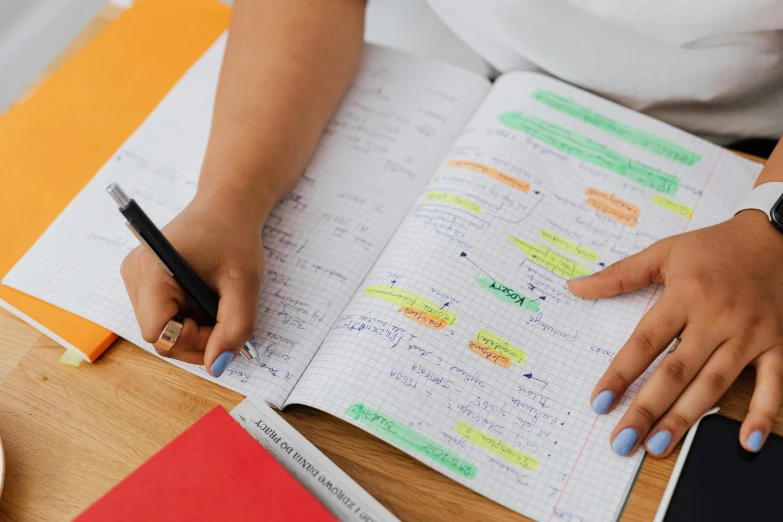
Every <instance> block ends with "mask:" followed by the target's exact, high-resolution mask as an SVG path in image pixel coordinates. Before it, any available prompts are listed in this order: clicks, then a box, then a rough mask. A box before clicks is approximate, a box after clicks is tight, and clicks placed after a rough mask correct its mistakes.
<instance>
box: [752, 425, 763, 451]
mask: <svg viewBox="0 0 783 522" xmlns="http://www.w3.org/2000/svg"><path fill="white" fill-rule="evenodd" d="M763 441H764V434H763V433H761V430H756V431H754V432H753V433H751V434H750V436H749V437H748V447H749V448H750V451H758V450H760V449H761V443H762V442H763Z"/></svg>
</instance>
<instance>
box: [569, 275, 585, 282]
mask: <svg viewBox="0 0 783 522" xmlns="http://www.w3.org/2000/svg"><path fill="white" fill-rule="evenodd" d="M589 275H590V274H587V275H583V276H576V277H572V278H571V279H569V281H576V280H578V279H584V278H585V277H587V276H589Z"/></svg>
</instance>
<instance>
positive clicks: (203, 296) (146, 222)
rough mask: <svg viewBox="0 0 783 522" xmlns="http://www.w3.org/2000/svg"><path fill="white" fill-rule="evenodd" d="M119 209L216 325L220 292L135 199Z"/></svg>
mask: <svg viewBox="0 0 783 522" xmlns="http://www.w3.org/2000/svg"><path fill="white" fill-rule="evenodd" d="M120 212H122V214H123V216H125V219H127V220H128V223H129V224H130V225H131V226H132V227H133V228H134V229H135V230H136V232H137V233H138V234H139V235H140V236H141V238H142V239H143V240H144V241H145V242H146V243H147V246H149V248H150V250H152V252H153V253H154V254H155V255H156V256H158V258H159V259H160V260H161V262H162V263H163V264H164V265H165V266H166V267H167V268H168V269H169V271H170V272H171V274H172V276H173V277H174V280H175V281H176V282H177V283H178V284H179V285H180V286H181V287H182V289H183V290H184V291H185V293H187V294H188V295H189V296H190V298H191V299H192V300H193V301H194V302H195V304H196V305H197V306H198V307H199V308H200V309H201V311H202V312H204V314H205V315H206V316H207V317H208V318H209V319H210V320H211V321H212V324H214V323H215V321H217V311H218V296H217V294H215V292H213V291H212V289H211V288H209V287H208V286H207V285H206V283H204V281H202V280H201V278H200V277H199V276H198V275H197V274H196V272H195V271H194V270H193V269H192V268H191V267H190V265H189V264H188V263H187V261H185V259H184V258H183V257H182V256H181V255H180V254H179V252H177V251H176V249H175V248H174V246H172V244H171V243H170V242H169V240H168V239H166V236H164V235H163V233H162V232H161V231H160V230H158V228H157V227H156V226H155V224H154V223H153V222H152V220H151V219H150V218H149V217H148V216H147V214H145V213H144V211H143V210H142V209H141V207H139V205H138V204H137V203H136V202H135V201H134V200H130V203H129V204H128V205H127V206H126V207H125V208H122V209H120Z"/></svg>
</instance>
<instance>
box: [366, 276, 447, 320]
mask: <svg viewBox="0 0 783 522" xmlns="http://www.w3.org/2000/svg"><path fill="white" fill-rule="evenodd" d="M364 295H366V296H367V297H374V298H376V299H383V300H384V301H387V302H389V303H393V304H396V305H399V306H402V307H404V308H412V309H416V310H419V311H421V312H425V313H427V314H429V315H431V316H433V317H435V318H438V319H443V320H444V321H445V322H446V323H447V324H450V325H452V326H454V325H455V324H457V315H456V314H454V313H452V312H450V311H448V310H446V309H445V308H443V306H442V305H439V304H437V303H434V302H432V301H430V300H429V299H427V298H426V297H422V296H420V295H417V294H414V293H413V292H410V291H408V290H404V289H402V288H397V287H393V286H391V285H370V286H368V287H367V288H366V289H365V291H364Z"/></svg>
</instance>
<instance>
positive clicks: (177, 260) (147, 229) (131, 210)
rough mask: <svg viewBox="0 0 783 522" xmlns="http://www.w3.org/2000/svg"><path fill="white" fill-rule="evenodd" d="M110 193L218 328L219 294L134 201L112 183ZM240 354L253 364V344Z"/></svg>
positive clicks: (142, 239) (141, 238)
mask: <svg viewBox="0 0 783 522" xmlns="http://www.w3.org/2000/svg"><path fill="white" fill-rule="evenodd" d="M106 191H107V192H108V193H109V194H110V195H111V197H112V198H114V201H116V202H117V205H119V206H120V212H121V213H122V215H123V216H125V219H127V220H128V222H127V223H126V225H127V226H128V228H129V229H130V230H131V232H133V234H134V235H135V236H136V238H137V239H138V240H139V242H140V243H141V244H142V245H144V246H145V247H147V248H148V249H149V250H150V252H152V253H153V254H154V255H155V257H156V258H158V261H160V264H161V265H163V268H164V269H165V270H166V271H167V272H168V273H169V275H171V277H173V278H174V280H175V281H176V282H177V283H178V284H179V286H181V287H182V289H183V290H184V291H185V292H186V293H187V294H188V295H189V296H190V297H191V299H192V300H193V301H194V302H195V303H196V305H197V306H198V308H199V309H200V310H201V311H202V312H203V313H204V314H205V315H206V316H207V318H208V319H209V320H211V321H212V324H215V322H216V321H217V311H218V296H217V295H216V294H215V292H213V291H212V289H211V288H209V287H208V286H207V285H206V283H204V281H202V280H201V278H200V277H199V276H198V275H197V274H196V272H194V271H193V269H192V268H190V265H189V264H188V263H187V261H185V260H184V259H183V258H182V256H181V255H179V252H177V251H176V250H175V249H174V247H173V246H172V245H171V243H169V240H168V239H166V236H164V235H163V233H162V232H161V231H160V230H158V227H156V226H155V224H154V223H153V222H152V220H151V219H150V218H149V217H147V214H145V213H144V211H143V210H142V209H141V207H140V206H139V205H138V203H136V202H135V201H133V200H132V199H130V198H129V197H128V196H127V194H125V191H123V190H122V189H121V188H120V186H119V185H117V184H116V183H112V184H111V185H109V186H108V188H107V189H106ZM240 353H241V354H242V355H243V356H244V357H245V359H247V360H248V361H252V360H253V355H252V354H253V352H252V345H251V344H250V343H249V342H247V343H245V345H244V346H243V347H242V349H241V350H240Z"/></svg>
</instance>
